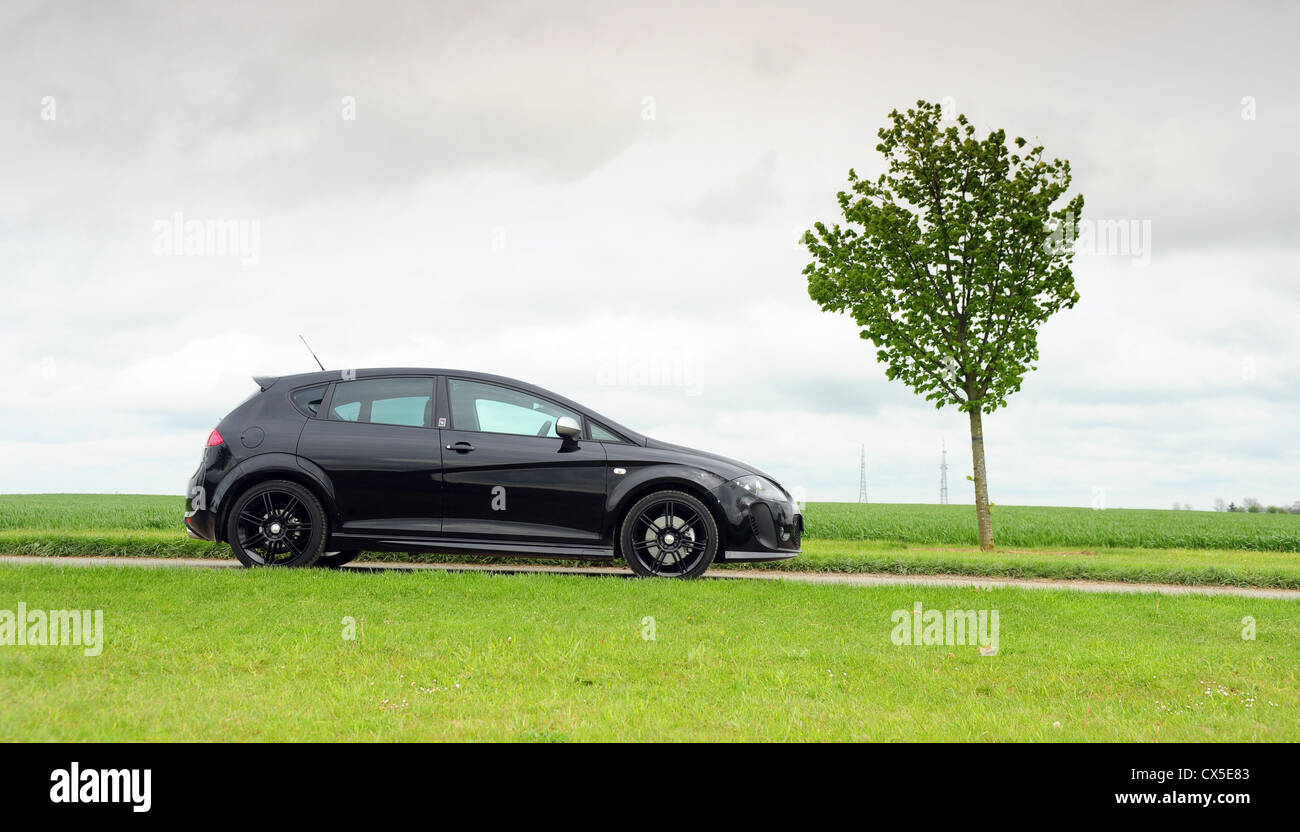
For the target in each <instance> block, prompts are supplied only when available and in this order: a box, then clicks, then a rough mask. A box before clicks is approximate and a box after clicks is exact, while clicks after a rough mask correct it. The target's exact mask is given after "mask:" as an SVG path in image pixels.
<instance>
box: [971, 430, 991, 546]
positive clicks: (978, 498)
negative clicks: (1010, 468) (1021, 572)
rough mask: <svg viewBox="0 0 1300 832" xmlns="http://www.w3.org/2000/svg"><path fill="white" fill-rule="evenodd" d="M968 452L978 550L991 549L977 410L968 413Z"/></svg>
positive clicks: (987, 491)
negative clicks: (973, 480)
mask: <svg viewBox="0 0 1300 832" xmlns="http://www.w3.org/2000/svg"><path fill="white" fill-rule="evenodd" d="M970 452H971V460H972V461H973V462H974V463H975V516H976V517H977V518H978V519H979V526H980V548H981V549H983V550H985V551H988V550H989V549H992V548H993V518H992V517H991V516H990V515H989V478H988V474H987V473H985V471H984V423H983V422H982V421H981V418H980V412H979V408H978V407H976V408H975V409H974V410H971V411H970Z"/></svg>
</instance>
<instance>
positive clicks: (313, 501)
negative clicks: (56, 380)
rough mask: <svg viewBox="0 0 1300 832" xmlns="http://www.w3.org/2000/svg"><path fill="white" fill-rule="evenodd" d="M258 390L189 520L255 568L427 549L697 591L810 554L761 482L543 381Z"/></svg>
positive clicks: (463, 379) (406, 379) (798, 522)
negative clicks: (590, 570) (622, 565)
mask: <svg viewBox="0 0 1300 832" xmlns="http://www.w3.org/2000/svg"><path fill="white" fill-rule="evenodd" d="M254 381H255V382H256V383H257V385H258V388H259V389H258V391H257V392H256V393H254V394H253V395H252V396H251V397H250V398H249V399H248V400H247V401H245V402H244V403H243V404H241V405H240V406H239V407H237V408H235V410H234V411H232V412H231V413H230V414H229V415H227V416H226V417H225V418H224V419H222V420H221V422H220V423H219V424H218V425H217V427H216V429H214V430H213V431H212V433H211V435H210V436H209V437H208V443H207V448H206V449H205V450H204V453H203V462H202V463H201V464H200V465H199V469H198V471H197V472H196V473H195V474H194V476H193V478H192V479H191V480H190V484H189V490H188V492H187V494H188V498H187V502H186V513H185V527H186V529H187V530H188V532H189V533H190V535H191V536H193V537H197V538H201V539H204V540H213V541H225V542H227V543H229V544H230V547H231V548H232V549H233V550H234V553H235V556H236V557H237V558H239V560H240V561H241V562H242V563H244V564H245V565H246V566H310V565H313V564H317V565H329V566H337V565H341V564H344V563H347V562H348V561H350V560H352V559H353V558H354V557H356V555H357V553H358V552H360V551H363V550H370V551H412V552H417V551H419V552H454V553H463V554H465V553H468V554H489V555H501V556H516V557H520V556H523V557H556V558H566V559H591V560H612V559H614V558H618V557H621V558H623V560H624V561H626V562H627V564H628V566H629V567H630V568H631V569H632V570H633V571H634V572H636V573H637V574H638V575H644V576H651V575H657V576H665V577H677V578H693V577H696V576H698V575H700V574H702V573H703V572H704V570H706V569H707V568H708V567H709V564H711V563H713V562H714V561H715V560H716V561H720V562H735V561H760V560H776V559H780V558H791V557H794V556H795V555H796V554H798V553H799V545H800V537H801V535H802V531H803V518H802V516H801V515H800V512H799V508H798V506H797V504H796V503H795V502H794V500H793V499H792V498H791V496H790V494H789V493H788V492H787V491H786V490H785V489H783V488H782V487H781V486H780V485H778V484H777V483H776V482H775V481H773V480H772V479H771V478H770V477H768V476H767V475H765V474H763V473H762V472H761V471H758V470H757V469H755V468H753V467H752V466H749V465H745V464H744V463H741V462H736V461H735V460H731V459H727V458H725V457H721V456H718V455H716V454H710V453H705V452H703V451H695V450H691V449H689V448H683V447H680V446H677V445H670V444H668V443H666V442H659V441H657V440H654V439H650V438H648V437H645V436H642V435H641V434H639V433H637V432H636V431H633V430H629V429H628V428H625V427H623V426H622V425H619V424H617V423H616V422H613V421H612V420H610V419H607V418H605V417H604V416H601V415H600V414H598V413H595V412H593V411H591V410H589V409H587V408H585V407H583V406H582V405H580V404H578V403H576V402H573V401H570V400H569V399H566V398H564V397H563V396H557V395H556V394H554V393H550V392H548V391H546V390H543V389H541V388H539V387H535V386H533V385H531V384H525V383H524V382H521V381H515V380H513V379H509V378H503V377H500V376H493V375H486V374H483V373H472V372H461V371H456V370H427V369H382V370H355V371H352V370H346V371H342V372H339V371H327V372H319V373H305V374H302V375H292V376H282V377H277V378H269V377H257V378H255V379H254Z"/></svg>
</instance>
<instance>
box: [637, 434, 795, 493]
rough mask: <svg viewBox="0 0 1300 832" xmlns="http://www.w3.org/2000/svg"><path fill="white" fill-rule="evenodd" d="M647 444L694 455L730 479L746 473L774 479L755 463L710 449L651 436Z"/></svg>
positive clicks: (650, 446) (705, 464) (708, 466)
mask: <svg viewBox="0 0 1300 832" xmlns="http://www.w3.org/2000/svg"><path fill="white" fill-rule="evenodd" d="M645 446H646V447H647V448H655V449H657V450H661V451H672V452H673V453H677V454H681V455H683V456H689V457H694V459H695V460H696V461H697V462H698V464H699V465H700V467H701V468H705V469H708V470H710V471H713V472H714V473H715V474H717V475H718V476H720V477H725V478H727V479H729V480H734V479H735V478H736V477H743V476H745V475H746V474H758V475H759V476H760V477H767V478H768V479H769V480H770V479H772V477H771V476H770V475H768V474H765V473H763V472H762V471H760V470H759V469H757V468H755V467H754V466H753V465H750V464H748V463H745V462H741V461H740V460H738V459H732V458H730V457H726V456H722V455H721V454H714V453H709V452H708V451H701V450H697V449H695V448H687V447H686V446H684V445H674V444H673V443H671V442H663V441H660V440H658V439H649V438H647V439H646V443H645ZM773 482H775V480H773Z"/></svg>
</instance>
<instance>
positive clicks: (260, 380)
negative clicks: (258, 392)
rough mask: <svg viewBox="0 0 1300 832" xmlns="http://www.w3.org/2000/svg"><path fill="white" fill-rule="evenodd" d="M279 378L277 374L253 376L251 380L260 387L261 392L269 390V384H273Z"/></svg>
mask: <svg viewBox="0 0 1300 832" xmlns="http://www.w3.org/2000/svg"><path fill="white" fill-rule="evenodd" d="M279 380H280V377H279V376H253V382H254V383H255V384H257V386H258V387H260V388H262V392H263V393H265V392H266V391H267V390H270V389H271V385H272V384H275V383H276V382H277V381H279Z"/></svg>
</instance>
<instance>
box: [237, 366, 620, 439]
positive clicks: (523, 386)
mask: <svg viewBox="0 0 1300 832" xmlns="http://www.w3.org/2000/svg"><path fill="white" fill-rule="evenodd" d="M344 373H346V377H345V376H344ZM386 376H452V377H455V378H464V379H469V380H471V381H483V382H487V383H490V384H501V385H505V386H506V387H514V388H516V389H519V390H523V391H524V392H527V393H533V394H535V395H538V396H540V397H542V398H544V399H551V400H552V401H554V402H556V403H557V404H562V405H564V406H565V407H568V408H571V409H573V410H576V411H578V412H579V413H582V414H583V415H584V416H588V417H590V418H592V419H595V420H596V421H597V422H600V423H601V424H603V425H605V426H606V427H608V428H610V429H612V430H614V431H615V432H617V433H621V434H623V436H625V437H627V438H628V439H630V440H632V441H633V442H635V443H636V444H638V445H645V443H646V437H645V436H644V435H643V434H641V433H638V432H637V431H634V430H632V429H631V428H628V427H625V426H623V425H621V424H619V423H618V422H616V421H614V420H613V419H610V418H609V417H607V416H603V415H601V414H600V413H597V412H596V411H594V410H592V409H591V408H589V407H587V406H586V405H582V404H579V403H578V402H575V401H573V400H572V399H570V398H567V397H565V396H561V395H560V394H559V393H554V392H552V391H550V390H547V389H546V388H545V387H538V386H537V385H536V384H529V383H528V382H526V381H520V380H519V379H517V378H510V377H509V376H498V375H493V374H492V373H480V372H477V371H474V370H453V369H446V368H435V367H371V368H369V369H364V370H319V371H317V372H314V373H294V374H292V375H284V376H253V381H254V382H256V383H257V386H258V387H260V388H262V390H263V391H266V390H269V389H271V387H273V386H274V385H276V384H279V383H284V384H285V385H286V386H287V387H301V386H304V385H311V384H321V383H328V382H331V381H353V380H355V379H364V378H383V377H386Z"/></svg>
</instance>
